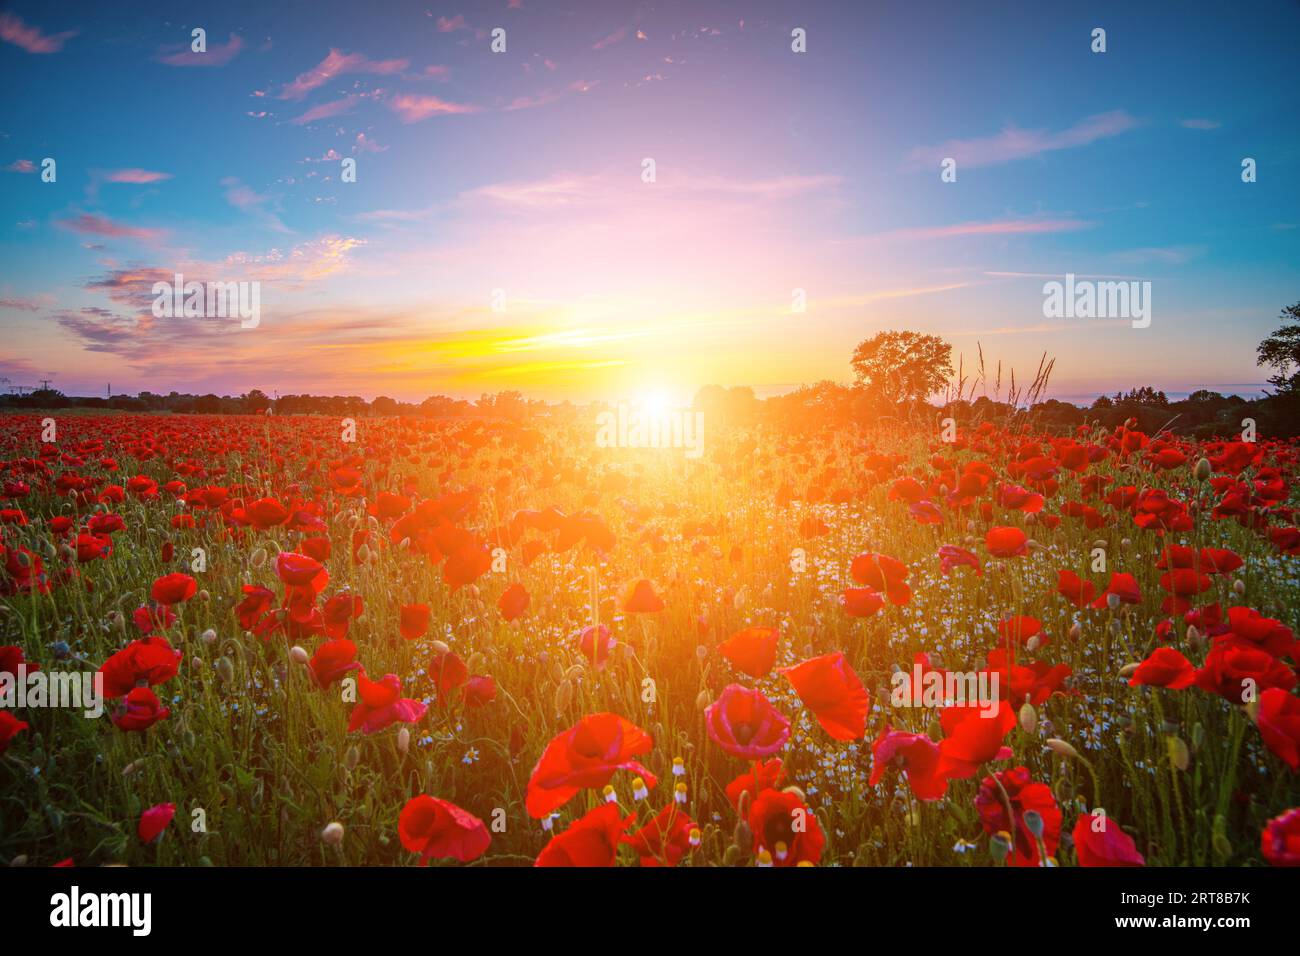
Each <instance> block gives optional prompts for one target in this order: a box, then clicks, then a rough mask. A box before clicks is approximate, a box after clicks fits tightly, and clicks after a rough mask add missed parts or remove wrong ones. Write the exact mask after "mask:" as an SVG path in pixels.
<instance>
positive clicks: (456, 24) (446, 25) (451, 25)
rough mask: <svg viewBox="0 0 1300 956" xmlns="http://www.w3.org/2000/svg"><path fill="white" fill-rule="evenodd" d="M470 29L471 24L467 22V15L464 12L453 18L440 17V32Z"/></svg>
mask: <svg viewBox="0 0 1300 956" xmlns="http://www.w3.org/2000/svg"><path fill="white" fill-rule="evenodd" d="M468 29H469V24H467V23H466V22H465V17H464V15H463V14H459V13H458V14H456V15H455V16H454V17H452V18H451V19H448V18H447V17H439V18H438V32H439V33H454V32H455V31H457V30H468Z"/></svg>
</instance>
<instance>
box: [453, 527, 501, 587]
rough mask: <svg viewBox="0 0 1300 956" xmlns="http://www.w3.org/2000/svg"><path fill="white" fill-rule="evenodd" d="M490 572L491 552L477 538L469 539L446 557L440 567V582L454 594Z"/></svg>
mask: <svg viewBox="0 0 1300 956" xmlns="http://www.w3.org/2000/svg"><path fill="white" fill-rule="evenodd" d="M490 570H492V552H491V551H490V550H488V547H487V545H485V544H484V543H483V542H482V541H480V540H478V538H477V537H471V538H470V540H468V541H466V542H465V543H464V544H462V545H461V546H460V547H458V548H456V549H455V550H454V551H452V552H451V553H450V554H449V555H448V557H447V563H446V564H444V565H443V566H442V580H443V583H444V584H446V585H447V586H448V587H449V588H451V590H452V593H455V592H456V591H458V590H460V589H461V588H462V587H464V586H465V585H466V584H473V583H474V582H475V581H477V580H478V579H479V578H481V577H482V576H483V575H485V574H487V573H488V572H489V571H490Z"/></svg>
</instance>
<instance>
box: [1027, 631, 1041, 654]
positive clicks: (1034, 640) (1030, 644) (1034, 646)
mask: <svg viewBox="0 0 1300 956" xmlns="http://www.w3.org/2000/svg"><path fill="white" fill-rule="evenodd" d="M1041 643H1042V642H1041V641H1040V640H1039V639H1038V635H1037V634H1035V635H1034V636H1033V637H1031V638H1030V639H1029V640H1027V641H1025V650H1027V651H1029V653H1031V654H1032V653H1033V652H1034V651H1036V650H1038V645H1039V644H1041Z"/></svg>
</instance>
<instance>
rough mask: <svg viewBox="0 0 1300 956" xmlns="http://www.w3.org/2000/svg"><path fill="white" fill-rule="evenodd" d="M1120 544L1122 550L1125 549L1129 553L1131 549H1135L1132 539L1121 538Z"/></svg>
mask: <svg viewBox="0 0 1300 956" xmlns="http://www.w3.org/2000/svg"><path fill="white" fill-rule="evenodd" d="M1119 544H1120V547H1121V548H1124V549H1125V550H1126V551H1127V550H1128V549H1129V548H1131V547H1133V539H1132V538H1120V539H1119Z"/></svg>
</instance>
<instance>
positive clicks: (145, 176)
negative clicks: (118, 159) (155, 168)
mask: <svg viewBox="0 0 1300 956" xmlns="http://www.w3.org/2000/svg"><path fill="white" fill-rule="evenodd" d="M171 178H172V174H171V173H155V172H152V171H150V170H148V169H115V170H113V171H112V172H110V173H109V174H108V175H107V176H105V177H104V180H105V181H106V182H110V183H136V184H143V183H156V182H158V181H160V180H163V179H171Z"/></svg>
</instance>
